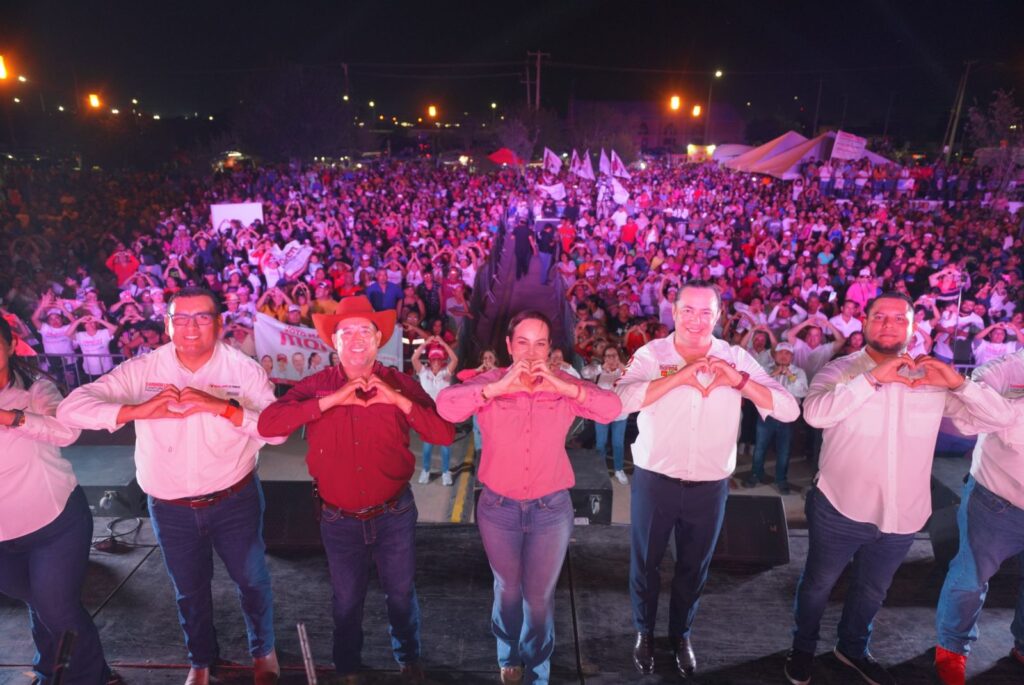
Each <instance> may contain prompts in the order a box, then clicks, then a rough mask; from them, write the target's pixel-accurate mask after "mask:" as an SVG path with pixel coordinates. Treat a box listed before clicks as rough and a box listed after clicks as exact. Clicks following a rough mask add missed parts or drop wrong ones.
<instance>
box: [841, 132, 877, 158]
mask: <svg viewBox="0 0 1024 685" xmlns="http://www.w3.org/2000/svg"><path fill="white" fill-rule="evenodd" d="M867 144H868V141H867V139H866V138H861V137H860V136H855V135H853V134H852V133H846V132H844V131H836V139H835V142H834V143H832V159H860V158H861V157H863V156H864V149H865V148H866V147H867Z"/></svg>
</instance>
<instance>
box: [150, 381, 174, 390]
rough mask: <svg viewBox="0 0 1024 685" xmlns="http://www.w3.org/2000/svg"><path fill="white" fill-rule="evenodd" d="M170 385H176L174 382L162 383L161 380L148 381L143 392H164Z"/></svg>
mask: <svg viewBox="0 0 1024 685" xmlns="http://www.w3.org/2000/svg"><path fill="white" fill-rule="evenodd" d="M168 385H174V384H173V383H161V382H159V381H146V387H145V388H144V389H143V392H162V391H163V389H164V388H166V387H167V386H168Z"/></svg>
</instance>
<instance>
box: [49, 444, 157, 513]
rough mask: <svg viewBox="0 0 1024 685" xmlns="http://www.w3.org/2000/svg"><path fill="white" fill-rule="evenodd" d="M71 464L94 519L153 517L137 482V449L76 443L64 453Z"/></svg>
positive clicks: (129, 446) (128, 446) (125, 446)
mask: <svg viewBox="0 0 1024 685" xmlns="http://www.w3.org/2000/svg"><path fill="white" fill-rule="evenodd" d="M62 454H63V456H64V458H66V459H67V460H68V461H69V462H71V467H72V468H73V469H74V470H75V477H76V478H78V484H79V485H81V486H82V490H83V491H84V492H85V498H86V499H87V500H88V502H89V509H91V510H92V514H93V516H118V517H121V516H149V509H148V508H147V507H146V495H145V493H143V492H142V489H141V488H139V484H138V482H137V481H136V480H135V447H134V446H132V445H103V446H100V445H89V444H85V445H83V444H80V443H76V444H74V445H71V446H69V447H65V448H64V449H63V450H62Z"/></svg>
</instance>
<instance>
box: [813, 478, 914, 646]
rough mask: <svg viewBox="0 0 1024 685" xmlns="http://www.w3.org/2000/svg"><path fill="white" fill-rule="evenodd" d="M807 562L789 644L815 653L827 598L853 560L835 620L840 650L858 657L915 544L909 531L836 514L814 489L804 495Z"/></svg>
mask: <svg viewBox="0 0 1024 685" xmlns="http://www.w3.org/2000/svg"><path fill="white" fill-rule="evenodd" d="M805 511H806V514H807V524H808V528H809V531H808V532H809V544H810V547H809V549H808V552H807V563H806V565H805V566H804V572H803V575H801V576H800V581H799V582H798V583H797V586H796V606H795V609H794V611H795V614H796V616H795V619H796V625H795V627H794V629H793V648H794V649H798V650H801V651H804V652H810V653H812V654H813V653H814V651H815V650H816V649H817V645H818V636H819V628H820V625H821V617H822V615H823V614H824V613H825V607H826V606H827V605H828V597H829V594H830V593H831V592H832V588H833V587H834V586H835V584H836V581H837V580H839V576H840V575H841V574H842V572H843V569H845V568H846V565H847V564H848V563H850V560H851V559H853V568H852V569H851V572H850V585H849V589H848V590H847V591H846V601H845V602H844V604H843V615H842V617H841V618H840V620H839V630H838V633H839V643H838V646H839V649H840V650H841V651H842V652H843V653H844V654H847V655H849V656H852V657H855V658H859V657H861V656H863V655H864V654H865V653H866V652H867V651H868V643H869V642H870V640H871V624H872V622H873V621H874V620H875V614H877V613H878V610H879V609H880V608H881V606H882V601H883V600H884V599H885V594H886V592H888V590H889V585H890V584H891V583H892V577H893V575H895V573H896V569H898V568H899V567H900V564H901V563H902V562H903V559H904V558H905V557H906V556H907V552H908V551H909V550H910V545H911V544H912V543H913V542H914V535H913V533H908V534H902V533H883V532H881V531H880V530H878V527H877V526H875V525H873V524H871V523H861V522H859V521H853V520H851V519H849V518H847V517H845V516H843V515H842V514H841V513H839V512H838V511H837V510H836V508H835V507H833V506H832V503H831V502H829V501H828V498H827V497H825V495H823V494H822V493H821V491H820V490H818V489H817V488H813V489H811V490H810V491H809V492H808V493H807V503H806V505H805Z"/></svg>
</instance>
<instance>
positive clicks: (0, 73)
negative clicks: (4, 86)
mask: <svg viewBox="0 0 1024 685" xmlns="http://www.w3.org/2000/svg"><path fill="white" fill-rule="evenodd" d="M6 79H7V65H6V64H4V56H3V55H0V81H4V80H6Z"/></svg>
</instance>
